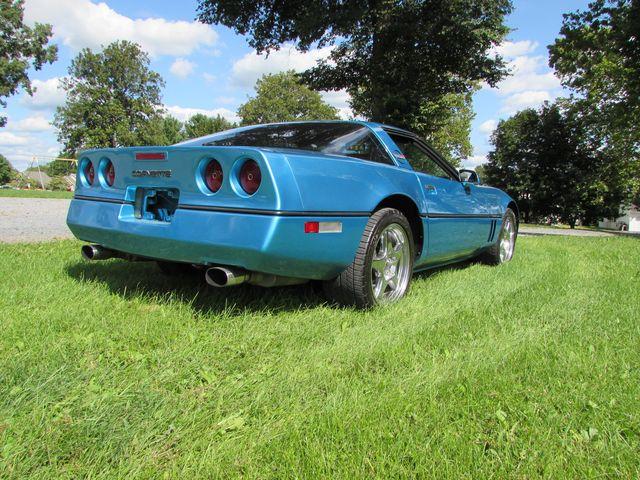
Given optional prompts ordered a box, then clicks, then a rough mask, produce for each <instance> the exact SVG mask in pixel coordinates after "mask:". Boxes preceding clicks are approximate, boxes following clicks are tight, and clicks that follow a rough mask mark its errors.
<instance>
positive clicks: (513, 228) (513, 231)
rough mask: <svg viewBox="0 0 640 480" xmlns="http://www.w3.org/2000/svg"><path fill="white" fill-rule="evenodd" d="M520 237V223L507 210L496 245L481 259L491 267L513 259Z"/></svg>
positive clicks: (509, 210)
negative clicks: (517, 239) (517, 240)
mask: <svg viewBox="0 0 640 480" xmlns="http://www.w3.org/2000/svg"><path fill="white" fill-rule="evenodd" d="M517 237H518V223H517V222H516V214H515V213H513V210H511V209H510V208H507V211H506V212H505V213H504V217H503V218H502V228H501V229H500V234H499V235H498V240H497V241H496V243H494V244H493V245H491V247H489V248H488V249H487V250H486V251H485V252H484V253H483V254H482V256H481V257H480V258H481V260H482V261H483V262H484V263H488V264H489V265H500V264H501V263H505V262H508V261H509V260H511V259H512V258H513V253H514V252H515V249H516V238H517Z"/></svg>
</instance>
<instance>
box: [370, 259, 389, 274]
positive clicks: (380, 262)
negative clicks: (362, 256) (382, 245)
mask: <svg viewBox="0 0 640 480" xmlns="http://www.w3.org/2000/svg"><path fill="white" fill-rule="evenodd" d="M386 266H387V262H386V260H385V259H384V258H379V259H375V260H373V262H372V263H371V267H372V268H373V270H375V271H376V272H378V273H379V274H380V275H384V267H386Z"/></svg>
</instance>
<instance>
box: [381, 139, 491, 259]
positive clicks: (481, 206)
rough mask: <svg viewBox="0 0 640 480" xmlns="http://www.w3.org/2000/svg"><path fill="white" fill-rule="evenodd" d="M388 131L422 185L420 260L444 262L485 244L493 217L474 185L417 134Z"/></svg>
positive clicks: (400, 153) (399, 152)
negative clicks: (422, 243) (424, 234)
mask: <svg viewBox="0 0 640 480" xmlns="http://www.w3.org/2000/svg"><path fill="white" fill-rule="evenodd" d="M387 133H388V134H389V136H390V137H391V139H392V140H393V141H394V143H395V144H396V146H397V147H398V149H399V151H398V152H396V155H398V154H399V155H403V156H404V157H405V158H406V160H407V161H408V162H409V163H410V164H411V166H412V167H413V169H414V170H415V172H416V176H417V178H418V181H419V182H420V185H421V186H422V194H423V195H424V200H425V205H426V212H421V214H422V215H423V218H425V219H426V224H427V225H426V227H427V228H426V231H427V232H428V247H427V249H425V250H424V251H423V258H421V259H420V260H421V261H420V263H422V264H437V263H443V262H446V261H450V260H454V259H456V258H460V257H464V256H468V255H470V254H471V253H473V252H474V251H476V250H477V249H479V248H481V247H483V246H485V245H486V244H487V240H488V237H489V234H490V231H491V228H492V223H491V222H492V220H493V219H492V215H491V213H490V212H489V211H488V209H487V205H486V202H485V201H483V200H484V199H482V198H481V196H480V195H477V193H478V192H477V191H476V190H477V187H476V186H475V185H472V184H468V183H463V182H460V180H459V178H458V174H457V171H456V170H455V169H454V168H453V167H451V166H450V165H449V164H448V163H447V162H446V161H445V160H444V159H442V158H441V157H440V156H439V155H438V154H437V153H436V152H435V151H434V150H433V149H431V148H430V147H429V146H428V145H427V144H425V143H424V142H422V141H421V140H420V139H419V138H416V137H414V136H412V135H408V134H402V133H398V132H387Z"/></svg>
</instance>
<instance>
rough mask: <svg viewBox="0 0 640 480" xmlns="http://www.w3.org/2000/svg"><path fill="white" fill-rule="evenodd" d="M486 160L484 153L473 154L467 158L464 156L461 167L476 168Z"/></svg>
mask: <svg viewBox="0 0 640 480" xmlns="http://www.w3.org/2000/svg"><path fill="white" fill-rule="evenodd" d="M487 161H488V160H487V156H486V155H473V156H471V157H469V158H465V159H464V160H463V161H462V166H463V168H477V167H478V166H480V165H482V164H483V163H487Z"/></svg>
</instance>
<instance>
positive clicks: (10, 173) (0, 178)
mask: <svg viewBox="0 0 640 480" xmlns="http://www.w3.org/2000/svg"><path fill="white" fill-rule="evenodd" d="M15 175H16V171H15V170H14V169H13V167H12V166H11V164H10V163H9V160H7V159H6V158H5V156H4V155H0V184H5V183H9V182H10V181H11V180H13V179H14V177H15Z"/></svg>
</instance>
